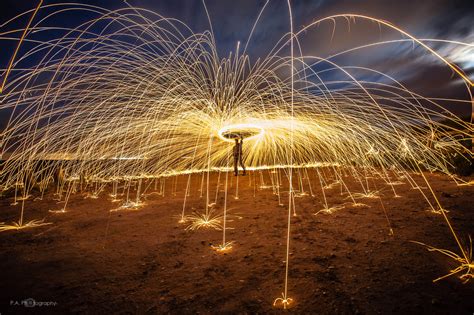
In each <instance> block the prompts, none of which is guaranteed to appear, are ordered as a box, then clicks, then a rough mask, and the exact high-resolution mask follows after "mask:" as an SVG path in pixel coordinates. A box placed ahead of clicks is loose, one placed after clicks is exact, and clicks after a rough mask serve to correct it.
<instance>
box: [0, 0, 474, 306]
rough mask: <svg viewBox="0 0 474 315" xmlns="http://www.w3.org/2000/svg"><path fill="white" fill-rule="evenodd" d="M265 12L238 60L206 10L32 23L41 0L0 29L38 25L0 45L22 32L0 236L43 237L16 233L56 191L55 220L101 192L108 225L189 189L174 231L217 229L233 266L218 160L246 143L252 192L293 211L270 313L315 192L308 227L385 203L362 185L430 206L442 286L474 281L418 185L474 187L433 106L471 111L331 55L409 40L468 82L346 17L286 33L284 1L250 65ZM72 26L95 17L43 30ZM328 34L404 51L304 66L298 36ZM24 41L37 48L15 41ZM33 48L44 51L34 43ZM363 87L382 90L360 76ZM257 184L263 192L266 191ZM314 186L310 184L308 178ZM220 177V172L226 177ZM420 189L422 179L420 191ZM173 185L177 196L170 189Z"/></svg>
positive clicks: (466, 127)
mask: <svg viewBox="0 0 474 315" xmlns="http://www.w3.org/2000/svg"><path fill="white" fill-rule="evenodd" d="M267 4H268V1H267V2H266V4H265V5H264V7H263V9H262V11H261V12H260V13H259V15H258V18H257V20H256V22H255V24H254V25H253V28H252V30H251V32H250V35H249V38H248V40H247V41H246V44H245V46H244V48H243V50H242V49H241V45H240V42H238V43H237V45H236V48H235V51H232V52H229V54H228V55H227V56H224V57H223V56H220V55H219V54H218V47H217V43H216V40H215V38H214V33H213V30H212V25H211V20H210V16H209V13H208V12H207V8H206V13H207V16H208V19H209V24H210V26H209V28H210V29H209V30H206V31H203V32H200V33H195V32H193V31H192V30H191V28H190V27H188V26H187V25H185V24H184V23H183V22H181V21H179V20H176V19H173V18H165V17H163V16H161V15H159V14H157V13H155V12H152V11H150V10H145V9H140V8H135V7H130V6H129V7H126V8H122V9H117V10H107V9H104V8H100V7H96V6H91V5H84V4H54V5H45V6H42V12H43V13H44V14H43V17H42V19H41V20H40V21H39V22H37V23H36V24H33V23H32V21H33V18H34V16H35V15H36V13H37V11H38V10H39V7H40V6H41V2H40V4H39V5H38V7H37V8H36V10H31V11H28V12H25V13H24V14H22V15H19V16H18V17H16V18H14V19H12V20H10V21H8V22H7V23H5V24H4V25H3V27H4V28H5V29H7V28H8V26H9V25H15V24H14V23H16V22H17V21H18V20H19V19H20V18H22V17H24V16H26V15H27V14H31V13H33V16H31V19H30V21H29V23H28V26H27V28H26V29H20V30H17V29H15V30H2V29H0V41H3V40H5V41H7V40H13V39H14V38H15V36H16V35H17V34H22V36H21V39H20V42H19V44H18V47H19V45H20V44H21V42H23V44H27V46H26V47H28V49H27V51H26V52H24V53H23V54H22V55H20V56H18V57H19V58H18V59H17V61H16V62H13V60H14V59H15V58H16V54H17V53H18V47H17V50H16V51H15V52H14V55H13V58H12V62H10V64H9V66H8V67H7V68H6V69H1V71H2V74H3V76H4V81H3V85H2V90H3V92H4V93H3V94H2V95H0V110H5V111H9V112H11V115H10V119H9V121H8V123H7V126H6V128H5V129H4V130H3V131H2V134H1V140H0V141H1V152H0V155H1V157H2V159H3V160H5V161H4V164H3V166H2V170H1V173H0V185H1V188H2V190H3V191H12V192H14V197H13V198H14V202H13V204H20V203H21V205H20V206H19V207H21V211H19V218H18V221H16V222H11V223H8V222H4V223H2V224H0V231H10V230H18V229H26V228H33V227H36V226H42V225H45V224H50V222H46V221H45V220H38V219H35V220H30V221H26V220H25V216H26V215H27V210H28V206H29V205H30V204H32V203H34V199H33V198H35V197H36V198H42V197H43V195H44V194H45V193H46V192H47V190H48V188H50V187H51V186H54V187H55V191H56V196H57V199H58V201H60V202H64V205H63V207H62V208H61V209H60V210H52V211H51V215H64V216H65V215H67V211H66V208H67V206H68V201H69V199H70V196H71V195H75V194H85V195H86V196H87V198H98V196H99V194H101V193H103V192H104V191H106V188H107V187H110V190H111V193H110V196H111V198H113V201H114V202H117V203H118V202H119V201H121V202H122V203H121V204H117V207H116V208H115V209H112V210H111V211H119V210H138V209H139V208H140V207H141V206H143V201H142V198H143V196H144V195H145V193H148V192H149V191H150V190H152V188H151V187H153V186H154V190H155V193H159V194H161V195H163V196H164V195H165V190H166V189H168V190H171V193H170V194H173V193H176V189H177V177H178V176H186V191H185V194H184V201H183V207H182V208H180V209H178V211H179V212H180V213H179V214H178V215H177V217H179V222H180V223H186V227H185V228H186V229H187V230H189V231H193V232H194V231H195V232H197V230H198V229H201V228H213V229H218V230H222V233H223V235H222V244H219V245H216V246H214V249H215V250H216V251H218V252H226V253H229V254H231V252H232V248H233V246H234V245H235V243H234V241H233V240H230V241H229V240H228V238H227V236H226V226H227V220H228V218H229V214H228V213H227V211H228V209H227V203H228V191H230V189H233V190H235V197H234V198H236V199H237V198H238V196H239V177H236V178H235V179H234V178H233V177H232V176H230V177H231V178H230V179H229V176H228V175H229V174H228V173H229V172H230V171H231V168H230V167H229V159H230V157H231V156H232V150H233V148H232V146H233V143H234V139H235V138H236V137H241V138H243V139H244V143H245V155H246V164H247V166H248V168H247V170H250V171H253V172H254V174H249V177H250V176H251V179H249V181H250V183H252V180H253V183H254V185H256V184H255V183H257V182H259V183H260V185H259V189H269V188H271V189H272V190H273V192H274V194H275V195H277V196H278V205H284V206H285V207H287V210H288V212H287V213H286V214H287V220H285V221H287V230H286V251H285V253H286V254H285V257H286V258H285V277H284V288H283V293H282V297H279V298H277V299H275V300H274V305H275V306H282V307H283V308H287V307H289V306H291V305H290V304H292V303H294V302H296V299H295V300H293V299H292V298H290V297H289V292H288V281H289V275H291V272H290V266H289V258H290V257H289V252H290V246H291V244H290V236H291V225H292V222H291V218H292V216H294V215H297V214H298V212H297V201H295V198H303V197H311V198H314V196H315V193H314V191H316V190H320V191H321V193H322V197H323V202H322V203H323V204H324V208H323V209H315V211H314V214H316V215H320V214H322V215H330V214H331V213H333V212H336V211H342V209H344V208H345V207H357V208H360V209H363V208H364V207H366V205H365V204H363V203H362V202H359V201H358V199H361V198H364V199H365V198H367V199H370V198H372V199H380V200H381V199H382V198H383V197H384V196H383V193H382V190H381V189H377V188H374V187H373V185H372V186H371V185H370V184H369V178H370V177H377V178H380V179H381V180H383V182H384V184H386V185H388V186H389V187H390V189H389V193H390V194H393V196H394V197H400V196H399V195H398V194H397V191H396V186H397V185H402V184H405V183H406V184H407V185H412V187H413V188H414V189H417V190H419V192H420V194H421V196H422V197H423V198H424V199H425V200H426V202H427V204H428V205H429V208H430V209H431V210H432V211H437V212H438V213H440V214H441V216H440V218H442V220H444V222H445V223H446V224H447V227H448V228H449V233H450V235H451V236H452V237H453V239H454V240H455V241H456V244H457V247H458V248H457V250H458V253H455V252H452V251H448V250H442V249H436V248H435V247H432V246H428V245H426V246H427V249H428V250H430V251H438V252H440V253H442V254H444V255H446V256H447V257H449V258H451V259H452V260H453V261H454V262H455V263H456V264H457V265H458V267H457V268H455V269H453V270H452V271H451V272H450V274H449V275H458V276H459V278H460V279H461V280H462V281H463V282H467V281H469V280H470V279H472V278H473V267H472V266H473V261H472V247H471V248H470V249H469V247H467V246H465V245H463V242H462V238H461V237H459V236H458V235H457V233H456V231H455V229H454V227H453V225H452V224H451V222H450V219H449V217H448V214H447V212H446V211H445V210H444V208H443V207H442V205H441V203H440V201H439V198H438V197H437V196H436V193H435V191H434V190H433V189H432V188H431V186H430V183H429V181H428V180H427V178H426V176H425V175H424V172H438V173H441V174H445V175H448V176H450V177H451V178H452V179H453V184H456V183H459V184H460V185H472V181H470V182H465V181H463V180H462V179H461V178H459V177H457V176H456V175H455V174H453V172H452V170H453V168H454V167H455V165H454V164H453V161H452V158H451V157H452V156H453V155H459V156H463V157H464V158H465V159H467V160H468V159H471V160H472V157H473V153H472V151H470V150H469V149H467V148H466V147H465V146H463V145H462V144H461V143H462V142H463V141H472V138H473V135H474V125H473V123H472V121H465V120H462V119H461V118H459V117H457V116H455V115H453V114H451V113H450V112H449V111H446V109H445V108H444V107H443V104H444V103H445V102H446V101H449V102H452V103H454V104H458V105H469V104H470V103H469V102H470V100H461V99H442V98H438V99H437V98H429V97H425V96H423V95H420V94H419V93H416V92H414V91H412V90H410V89H409V87H407V86H405V85H404V84H403V83H402V82H400V81H398V80H397V79H396V78H395V77H394V76H393V75H391V74H388V73H383V72H382V71H380V70H377V69H371V68H368V67H364V66H357V65H339V64H338V63H337V58H336V57H338V56H340V55H343V54H348V53H350V52H354V51H364V50H365V49H368V48H370V49H377V48H380V47H386V46H388V45H402V44H403V43H406V42H412V43H413V45H417V46H418V47H419V48H420V49H422V51H423V53H424V54H427V55H430V56H432V57H434V58H435V60H436V61H437V62H439V65H441V66H443V67H447V68H449V69H451V70H452V71H453V72H454V73H455V74H456V75H457V76H458V77H459V78H460V79H462V80H463V82H464V83H465V85H466V91H467V93H468V94H469V95H470V96H472V94H471V91H470V89H469V88H470V87H471V86H473V82H472V81H471V80H470V79H469V77H467V76H466V74H465V73H464V72H463V70H462V69H461V68H459V66H457V65H455V64H454V63H453V62H451V61H449V60H448V59H447V58H445V57H443V56H442V55H441V54H440V53H439V52H437V51H436V50H435V49H433V48H431V47H430V46H428V44H427V43H428V42H430V41H433V42H436V41H440V40H437V39H417V38H415V37H414V36H412V35H410V34H409V33H407V32H406V31H404V30H402V29H400V28H398V27H396V26H394V25H393V24H391V23H389V22H387V21H383V20H379V19H376V18H373V17H369V16H363V15H355V14H339V15H333V16H329V17H325V18H323V19H318V20H315V21H314V22H312V23H310V24H309V25H307V26H305V27H303V28H302V29H300V30H294V21H293V17H292V12H291V4H290V1H288V10H289V11H288V12H289V17H290V18H289V25H290V28H289V32H288V33H287V34H284V35H283V36H282V37H281V39H280V40H279V41H278V42H277V44H275V47H273V49H271V51H270V52H269V53H268V55H267V56H266V57H265V58H261V59H258V60H253V59H252V58H251V56H249V55H248V52H247V48H248V47H250V46H249V45H252V42H251V41H250V39H251V37H252V35H253V33H254V30H255V28H256V27H258V26H257V22H258V20H259V19H260V17H261V15H262V12H263V10H264V9H265V8H266V5H267ZM67 14H84V15H85V16H92V17H91V18H90V20H88V21H86V22H83V23H82V24H81V25H79V26H77V27H72V28H67V27H60V26H51V25H50V24H49V23H50V21H54V20H55V19H56V18H57V17H61V16H63V15H67ZM339 20H342V21H345V22H347V23H349V24H350V23H355V21H356V20H365V21H370V22H374V23H375V24H376V26H377V28H387V29H389V30H391V31H395V32H396V33H397V34H398V35H399V36H400V38H399V39H393V38H390V39H386V40H379V41H374V42H372V43H368V44H367V43H361V44H360V45H357V46H355V47H352V48H350V49H345V50H342V51H339V52H336V53H332V54H330V55H329V56H325V57H324V56H315V55H314V54H310V53H308V54H305V53H304V49H303V48H302V46H301V45H300V40H301V37H302V36H303V35H304V34H305V33H307V32H310V31H317V27H318V26H319V25H321V24H324V23H333V27H334V28H336V25H337V23H338V21H339ZM30 24H31V25H30ZM27 29H29V30H30V33H31V35H32V36H28V37H25V34H26V33H27ZM35 34H49V36H52V37H53V39H52V40H50V41H46V42H43V41H40V40H38V39H37V38H35V36H34V35H35ZM58 34H60V35H58ZM407 38H408V39H407ZM443 42H445V43H450V44H452V45H460V46H463V47H472V45H471V46H469V45H470V44H465V43H461V42H459V41H447V40H443ZM242 46H243V45H242ZM400 47H402V46H400ZM13 65H16V66H15V67H13ZM358 73H365V74H368V75H375V76H377V77H382V78H383V80H379V81H377V80H373V81H371V80H370V79H367V78H365V79H364V78H360V77H358ZM7 77H9V79H8V81H7V80H6V78H7ZM264 170H265V171H268V173H269V174H270V183H268V182H267V183H265V182H264V180H263V178H262V175H261V174H262V171H264ZM310 172H311V173H313V172H314V174H315V176H316V177H315V178H317V180H315V181H313V180H311V176H309V173H310ZM211 173H216V174H218V183H217V188H216V189H217V192H216V193H215V195H214V194H212V195H211V193H210V187H209V186H210V174H211ZM221 173H225V176H222V179H221ZM328 173H331V176H330V175H328ZM346 175H347V176H348V175H351V176H352V178H355V179H356V180H357V182H358V184H360V187H361V190H362V191H361V192H355V191H351V190H350V189H349V188H348V185H347V184H346V182H345V180H344V177H345V176H346ZM192 176H194V177H197V178H198V179H199V184H198V185H200V190H199V191H200V197H202V203H203V204H204V206H203V211H202V212H199V211H195V212H193V213H191V214H189V210H188V208H189V207H188V202H187V197H188V195H189V191H190V187H191V185H192V182H191V177H192ZM258 176H260V178H258ZM415 176H421V178H422V179H423V181H424V183H423V184H422V185H421V186H425V185H426V187H427V189H426V191H425V192H424V191H423V189H422V188H421V187H420V184H419V183H417V182H416V181H415V180H414V177H415ZM172 177H174V178H176V179H175V183H174V184H173V183H172V184H171V185H172V187H171V188H166V189H165V183H166V180H167V179H168V178H172ZM194 177H193V178H194ZM169 181H170V180H169V179H168V182H169ZM171 181H172V180H171ZM220 181H223V183H222V182H220ZM305 181H306V182H305ZM229 182H230V183H229ZM284 184H285V185H286V186H285V190H283V189H282V188H283V187H284ZM233 185H234V186H235V187H234V186H233ZM240 185H242V183H240ZM305 186H306V187H307V188H305ZM388 186H387V187H388ZM220 187H224V191H225V192H224V199H223V204H218V203H219V202H220V201H219V198H218V195H219V188H220ZM131 188H133V189H131ZM286 189H287V190H286ZM329 189H337V190H340V192H341V195H342V194H343V192H344V193H345V194H347V196H345V197H342V199H343V202H341V203H340V204H336V205H331V204H329V203H328V200H327V199H326V193H325V190H329ZM385 192H386V191H385ZM133 194H135V195H133ZM122 197H123V199H121V198H122ZM381 202H382V201H381ZM382 207H383V209H384V214H385V217H386V218H387V225H388V226H389V229H390V231H391V233H392V234H393V230H392V227H391V225H390V221H389V220H388V216H387V212H386V211H385V208H384V205H383V204H382ZM220 209H223V211H220ZM275 215H277V214H275ZM285 217H286V216H285ZM2 221H3V220H2ZM419 244H422V243H419ZM423 245H424V244H423ZM441 278H444V277H441ZM441 278H439V279H441ZM436 280H438V279H436Z"/></svg>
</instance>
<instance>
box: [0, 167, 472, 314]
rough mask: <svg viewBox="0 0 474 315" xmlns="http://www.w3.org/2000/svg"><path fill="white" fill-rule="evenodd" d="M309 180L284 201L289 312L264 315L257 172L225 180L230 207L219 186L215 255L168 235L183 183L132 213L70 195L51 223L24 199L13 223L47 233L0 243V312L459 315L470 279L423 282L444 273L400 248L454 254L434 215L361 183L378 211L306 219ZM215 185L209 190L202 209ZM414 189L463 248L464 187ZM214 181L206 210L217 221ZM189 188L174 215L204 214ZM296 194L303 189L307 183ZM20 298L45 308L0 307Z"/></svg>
mask: <svg viewBox="0 0 474 315" xmlns="http://www.w3.org/2000/svg"><path fill="white" fill-rule="evenodd" d="M311 172H313V171H311ZM311 172H310V178H311V179H312V190H313V194H314V197H313V196H311V195H307V196H303V197H299V198H296V199H295V200H296V212H297V216H295V217H293V216H292V217H291V220H292V225H291V226H292V230H291V252H290V260H289V261H290V269H289V283H288V294H289V297H291V298H293V299H294V304H293V305H292V307H291V309H289V310H286V311H284V310H280V309H278V308H275V307H273V306H272V303H273V300H274V299H275V298H277V297H279V296H281V292H282V290H283V281H284V275H285V250H286V239H285V238H286V233H287V230H286V226H287V224H286V223H287V221H286V220H287V211H288V210H287V209H288V208H287V206H286V205H287V203H288V202H287V199H288V193H287V188H286V191H285V187H281V191H282V194H281V196H282V201H283V203H284V204H285V206H279V205H278V198H277V196H276V195H275V194H273V191H272V189H271V188H266V189H263V188H261V186H262V185H268V184H269V182H270V181H269V175H268V172H267V173H264V174H263V179H264V182H265V183H262V182H261V178H260V174H257V173H251V174H250V176H245V177H239V192H238V195H239V199H238V200H237V199H235V198H234V197H235V194H236V183H235V178H232V187H230V182H229V189H228V213H229V221H228V227H229V229H228V230H226V231H227V239H228V240H229V241H233V242H234V243H233V248H232V250H231V251H229V252H228V253H218V252H216V251H214V250H212V248H211V245H218V244H220V243H221V242H222V231H218V230H213V229H208V230H206V229H204V230H195V231H190V230H188V231H187V230H185V227H186V224H179V223H178V216H179V214H180V213H181V210H182V207H183V197H184V191H185V186H186V182H187V179H188V177H187V176H180V177H178V180H177V182H176V186H173V185H174V183H175V182H174V179H171V178H170V179H168V180H167V181H166V182H165V192H164V196H161V195H160V193H159V191H157V192H154V190H153V189H152V188H153V185H152V187H151V188H150V190H148V191H147V194H146V195H145V197H144V200H145V203H146V204H145V205H144V206H143V207H142V208H140V209H139V210H137V211H119V212H110V211H109V210H110V209H113V208H116V207H117V206H118V203H113V202H111V198H110V197H109V196H108V192H104V193H102V194H101V195H100V196H99V198H98V199H90V198H89V199H85V198H84V196H83V195H81V194H75V195H72V196H71V200H70V202H69V204H68V207H67V209H68V212H66V213H64V214H51V213H48V210H51V209H59V208H61V206H62V205H61V204H57V202H56V201H55V200H54V199H53V198H54V196H53V193H52V192H51V193H49V194H47V195H46V196H45V198H44V199H43V200H37V201H30V200H28V201H26V219H27V220H28V219H38V218H43V217H46V220H47V221H48V222H52V223H53V224H52V225H48V226H44V227H39V228H35V229H29V230H22V231H7V232H2V233H1V234H0V253H1V254H0V255H1V256H0V278H1V281H0V292H1V298H0V303H1V304H0V312H1V314H2V315H3V314H14V313H29V314H33V313H34V314H37V313H58V314H66V313H90V314H135V313H137V314H156V313H160V314H161V313H171V314H183V313H184V314H186V313H200V314H210V313H252V314H253V313H261V314H262V313H286V312H288V313H299V314H303V313H304V314H308V313H318V314H334V313H343V314H351V313H353V314H357V313H359V314H364V313H365V314H377V313H383V314H390V313H398V314H409V313H416V314H421V313H456V314H473V312H474V299H473V297H474V281H471V282H470V283H468V284H462V283H461V282H460V281H459V279H457V278H455V277H452V278H448V279H446V280H443V281H440V282H437V283H433V282H432V280H433V279H435V278H437V277H439V276H442V275H444V274H446V273H447V272H448V270H449V269H450V268H453V267H455V265H454V264H453V261H451V260H449V259H447V258H446V257H445V256H443V255H441V254H439V253H433V252H428V251H427V250H426V249H425V248H424V247H423V246H420V245H417V244H414V243H411V242H410V241H411V240H416V241H420V242H424V243H427V244H430V245H433V246H436V247H440V248H446V249H450V250H454V251H456V252H459V251H458V250H457V249H456V244H455V242H454V240H453V238H452V237H451V235H450V233H449V230H448V228H447V226H446V224H445V223H444V222H443V220H442V218H441V216H440V215H437V214H433V213H430V212H429V211H427V209H428V204H427V202H426V201H425V200H424V199H423V197H422V195H421V194H420V191H419V190H417V189H413V188H412V187H411V185H409V184H408V183H407V182H406V180H405V184H403V185H398V186H395V189H396V191H397V193H398V194H399V195H400V196H401V197H400V198H395V197H394V195H393V192H391V190H390V187H389V186H387V185H386V184H384V183H383V182H382V181H381V180H380V179H377V180H375V179H370V180H369V185H371V186H372V187H374V184H375V186H376V187H377V188H378V189H381V190H382V192H381V193H382V199H377V198H375V199H368V198H365V199H359V200H358V201H359V202H361V203H364V204H366V205H367V206H366V207H353V206H350V205H349V204H347V205H346V207H345V208H343V209H340V210H338V211H336V212H334V213H332V214H324V213H320V214H318V215H314V213H315V212H316V211H318V210H320V209H321V208H322V204H323V201H322V200H323V198H322V193H321V187H320V186H318V185H317V183H318V181H317V180H316V178H315V176H314V175H311V174H312V173H311ZM217 177H218V176H217V174H212V176H211V178H210V187H211V189H210V196H211V199H214V198H215V194H216V186H217ZM427 177H428V179H429V181H430V182H431V184H432V187H433V189H434V190H435V191H436V192H437V194H438V195H439V198H440V200H441V202H442V204H443V205H444V207H445V208H446V209H448V210H449V211H450V212H449V217H450V218H451V220H452V223H453V224H454V226H455V229H456V230H457V231H458V233H459V235H460V236H461V238H462V239H464V240H466V239H467V235H468V234H469V233H471V234H472V233H473V232H474V202H473V201H474V187H473V186H463V187H458V186H456V185H455V184H454V183H453V182H452V181H450V179H449V178H447V177H445V176H440V175H433V174H431V175H430V174H427ZM223 178H224V175H223V174H222V175H221V178H220V184H221V185H220V189H219V190H220V191H219V195H218V202H217V206H216V212H222V204H223V200H224V191H223V185H224V183H223V182H222V180H223ZM229 178H231V177H229ZM415 178H416V179H417V181H418V182H419V183H420V185H421V179H420V178H419V177H415ZM344 181H345V182H346V183H347V185H348V187H349V189H350V190H351V191H352V192H361V188H360V185H359V184H358V183H357V182H356V181H355V180H354V178H351V177H346V178H344ZM200 185H201V176H200V175H193V176H192V178H191V190H190V194H191V196H189V197H188V198H187V207H186V213H187V214H191V212H192V211H193V209H194V210H195V211H198V212H203V211H204V206H205V195H206V194H205V192H204V193H203V197H202V198H200V192H199V188H200ZM173 187H176V193H174V192H173V191H174V190H175V189H174V188H173ZM304 188H305V190H306V191H309V186H308V185H307V182H304ZM158 190H159V189H158ZM423 191H424V192H427V190H426V189H424V190H423ZM132 192H133V189H132ZM325 192H326V194H327V199H328V203H329V205H330V206H333V205H336V204H341V203H346V202H349V199H346V198H347V194H346V193H343V195H341V189H340V186H339V185H333V187H332V188H329V189H325ZM381 201H382V203H383V206H384V208H385V210H386V212H387V215H388V217H389V220H390V224H391V226H392V228H393V231H394V235H393V236H391V235H389V231H390V230H389V226H388V223H387V219H386V216H385V215H384V210H383V208H382V203H381ZM11 202H12V198H11V197H9V198H3V199H1V200H0V207H1V219H0V221H5V222H11V221H12V220H15V219H17V218H18V213H19V209H20V206H19V205H17V206H11V205H10V203H11ZM27 298H33V299H35V300H36V301H43V302H48V301H51V302H56V303H57V304H56V305H55V306H35V307H32V308H28V307H25V306H21V305H11V304H12V303H14V302H15V301H18V302H20V301H22V300H25V299H27Z"/></svg>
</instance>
